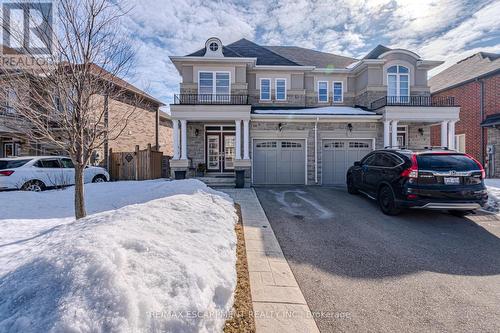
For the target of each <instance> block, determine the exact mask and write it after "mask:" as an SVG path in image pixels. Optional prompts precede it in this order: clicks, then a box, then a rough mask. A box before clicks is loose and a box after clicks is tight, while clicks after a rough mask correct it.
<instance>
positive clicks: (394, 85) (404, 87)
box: [387, 66, 410, 101]
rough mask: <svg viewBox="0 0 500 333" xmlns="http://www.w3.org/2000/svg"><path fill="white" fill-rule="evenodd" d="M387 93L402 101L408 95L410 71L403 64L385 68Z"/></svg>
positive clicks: (390, 96)
mask: <svg viewBox="0 0 500 333" xmlns="http://www.w3.org/2000/svg"><path fill="white" fill-rule="evenodd" d="M387 95H388V96H389V98H394V99H396V100H397V101H404V100H407V99H408V96H409V95H410V71H409V69H408V68H407V67H404V66H391V67H389V68H388V69H387Z"/></svg>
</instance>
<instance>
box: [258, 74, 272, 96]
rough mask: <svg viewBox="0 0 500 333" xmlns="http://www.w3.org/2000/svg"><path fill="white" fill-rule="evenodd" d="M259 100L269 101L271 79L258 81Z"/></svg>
mask: <svg viewBox="0 0 500 333" xmlns="http://www.w3.org/2000/svg"><path fill="white" fill-rule="evenodd" d="M260 99H261V100H263V101H269V100H271V79H260Z"/></svg>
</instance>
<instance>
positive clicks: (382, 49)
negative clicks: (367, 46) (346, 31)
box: [363, 44, 391, 59]
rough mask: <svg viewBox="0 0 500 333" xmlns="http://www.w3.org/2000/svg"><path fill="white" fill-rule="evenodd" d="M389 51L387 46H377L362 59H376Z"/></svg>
mask: <svg viewBox="0 0 500 333" xmlns="http://www.w3.org/2000/svg"><path fill="white" fill-rule="evenodd" d="M390 50H391V49H390V48H388V47H387V46H384V45H381V44H378V45H377V46H376V47H375V48H374V49H373V50H371V51H370V53H368V54H367V55H366V56H365V57H364V58H363V59H378V57H379V56H380V55H381V54H383V53H385V52H387V51H390Z"/></svg>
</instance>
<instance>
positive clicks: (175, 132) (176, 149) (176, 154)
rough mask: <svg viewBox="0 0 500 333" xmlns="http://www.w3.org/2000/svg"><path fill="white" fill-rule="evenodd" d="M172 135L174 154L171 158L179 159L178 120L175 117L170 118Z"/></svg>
mask: <svg viewBox="0 0 500 333" xmlns="http://www.w3.org/2000/svg"><path fill="white" fill-rule="evenodd" d="M172 130H173V131H172V136H173V143H174V156H173V157H172V159H174V160H178V159H179V155H180V154H179V121H178V120H177V119H172Z"/></svg>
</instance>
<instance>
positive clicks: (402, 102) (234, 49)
mask: <svg viewBox="0 0 500 333" xmlns="http://www.w3.org/2000/svg"><path fill="white" fill-rule="evenodd" d="M170 59H171V60H172V62H173V63H174V65H175V67H176V68H177V70H178V71H179V73H180V75H181V76H182V82H181V83H180V94H178V95H175V97H174V103H173V104H171V106H170V110H171V118H172V122H173V142H174V157H173V159H172V161H171V164H170V165H171V169H172V170H173V171H176V170H177V171H188V175H189V176H192V175H193V174H194V169H195V168H196V167H197V166H198V165H199V164H206V167H207V171H208V173H209V174H212V175H221V174H222V175H225V174H226V173H227V174H232V173H233V172H234V170H238V169H243V170H245V171H246V175H247V177H248V179H249V180H250V181H251V182H252V184H325V185H327V184H333V185H335V184H345V174H346V170H347V168H348V167H349V166H350V165H352V164H353V162H354V161H357V160H360V159H361V158H362V157H363V156H365V155H366V154H367V153H368V152H370V151H371V150H372V149H376V148H382V147H384V146H385V147H387V146H407V147H414V148H423V147H425V146H429V145H430V126H431V125H434V124H441V126H442V127H443V129H446V131H445V132H444V133H445V134H446V135H445V136H444V137H443V139H444V142H445V145H447V143H446V142H447V139H448V137H451V138H454V137H455V133H454V128H453V124H454V122H455V121H457V120H458V116H459V108H458V107H457V106H455V104H454V101H453V99H452V98H447V97H443V98H439V99H432V98H431V96H430V90H429V86H428V84H427V72H428V70H430V69H432V68H434V67H436V66H438V65H441V64H442V62H441V61H430V60H423V59H421V58H420V56H418V55H417V54H415V53H413V52H411V51H408V50H402V49H389V48H387V47H384V46H381V45H379V46H377V47H376V48H375V49H373V50H372V51H371V52H370V53H369V54H368V55H367V56H365V57H364V58H363V59H359V60H357V59H353V58H349V57H343V56H338V55H334V54H328V53H323V52H318V51H314V50H309V49H304V48H300V47H288V46H261V45H257V44H255V43H253V42H251V41H248V40H246V39H241V40H239V41H237V42H234V43H232V44H229V45H223V44H222V42H221V40H219V39H218V38H210V39H208V40H207V42H206V43H205V47H204V48H203V49H201V50H199V51H197V52H195V53H192V54H189V55H186V56H171V57H170ZM448 124H451V126H449V132H448ZM453 142H454V141H453V140H451V144H452V143H453ZM375 163H376V164H377V165H381V166H382V165H383V164H384V161H375Z"/></svg>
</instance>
